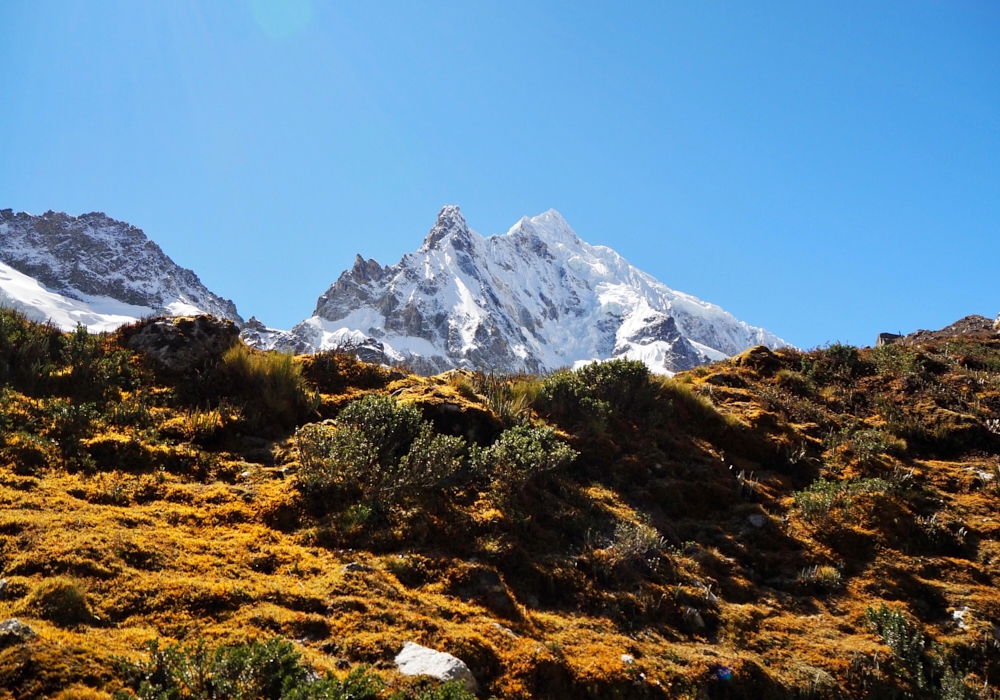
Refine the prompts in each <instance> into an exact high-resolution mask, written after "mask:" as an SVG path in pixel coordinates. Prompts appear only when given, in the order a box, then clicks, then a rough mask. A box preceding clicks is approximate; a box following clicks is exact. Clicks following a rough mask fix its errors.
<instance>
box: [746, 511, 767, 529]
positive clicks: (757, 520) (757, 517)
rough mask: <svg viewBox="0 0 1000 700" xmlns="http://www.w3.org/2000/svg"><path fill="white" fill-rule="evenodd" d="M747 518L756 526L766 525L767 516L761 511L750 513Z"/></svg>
mask: <svg viewBox="0 0 1000 700" xmlns="http://www.w3.org/2000/svg"><path fill="white" fill-rule="evenodd" d="M747 520H748V521H749V522H750V524H751V525H753V526H754V527H764V522H765V518H764V516H763V515H761V514H760V513H752V514H750V515H748V516H747Z"/></svg>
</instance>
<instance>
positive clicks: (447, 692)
mask: <svg viewBox="0 0 1000 700" xmlns="http://www.w3.org/2000/svg"><path fill="white" fill-rule="evenodd" d="M475 697H476V696H475V695H473V694H472V693H470V692H469V691H468V690H466V689H465V686H464V685H463V684H462V682H461V681H448V682H447V683H443V684H441V685H438V686H431V687H425V688H414V689H407V690H404V691H401V692H398V693H393V694H392V697H391V698H390V700H475Z"/></svg>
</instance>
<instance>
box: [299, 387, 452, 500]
mask: <svg viewBox="0 0 1000 700" xmlns="http://www.w3.org/2000/svg"><path fill="white" fill-rule="evenodd" d="M295 444H296V447H297V449H298V453H299V463H300V465H301V466H300V469H299V487H300V488H301V489H302V491H303V492H304V493H306V494H307V495H308V496H310V497H311V498H313V499H314V500H316V501H318V502H325V501H327V500H329V499H331V498H336V497H338V496H355V495H356V496H360V497H361V498H363V499H364V500H365V501H367V502H370V503H373V504H376V505H383V504H388V503H392V502H395V501H398V500H399V499H400V498H401V497H403V496H405V495H407V494H410V493H412V492H414V491H415V490H419V489H423V488H429V487H433V486H436V485H439V484H440V483H442V482H443V481H444V480H446V479H447V478H449V477H450V476H452V475H453V474H455V473H456V472H457V471H458V470H459V468H460V467H461V462H460V459H459V456H460V454H461V453H462V451H463V450H464V449H465V441H464V440H463V439H462V438H457V437H451V436H448V435H439V434H436V433H434V431H433V428H432V427H431V425H430V423H427V422H425V421H423V420H421V416H420V411H419V410H418V409H417V408H416V407H415V406H412V405H406V404H404V405H400V404H398V403H397V402H396V401H395V399H392V398H391V397H388V396H384V395H380V394H369V395H368V396H365V397H364V398H363V399H360V400H358V401H354V402H351V403H350V404H348V405H347V406H346V407H345V408H344V410H343V411H341V413H340V415H339V416H338V417H337V419H336V420H335V421H325V422H323V423H314V424H310V425H306V426H303V427H302V428H301V429H299V431H298V432H297V433H296V435H295Z"/></svg>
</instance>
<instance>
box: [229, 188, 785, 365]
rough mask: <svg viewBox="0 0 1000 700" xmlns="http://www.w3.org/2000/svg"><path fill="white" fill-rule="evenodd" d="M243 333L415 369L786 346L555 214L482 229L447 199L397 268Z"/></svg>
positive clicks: (675, 356)
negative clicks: (501, 230) (497, 229)
mask: <svg viewBox="0 0 1000 700" xmlns="http://www.w3.org/2000/svg"><path fill="white" fill-rule="evenodd" d="M243 338H244V340H245V341H246V342H248V343H250V344H253V345H256V346H258V347H262V348H277V349H285V350H293V351H296V352H311V351H316V350H325V349H330V348H337V347H351V348H354V349H356V350H357V351H358V352H359V355H360V356H362V357H363V358H366V359H373V360H380V361H383V362H390V363H395V362H406V363H407V364H409V365H410V366H411V367H412V368H413V369H415V370H416V371H419V372H422V373H434V372H440V371H443V370H446V369H450V368H455V367H465V368H477V369H486V370H490V369H492V370H497V371H528V372H538V371H545V370H551V369H555V368H558V367H565V366H573V365H576V364H579V363H582V362H587V361H591V360H595V359H608V358H613V357H625V358H631V359H641V360H644V361H645V362H646V363H647V364H648V365H649V366H650V367H651V368H652V369H653V370H654V371H658V372H676V371H680V370H684V369H689V368H691V367H694V366H696V365H698V364H703V363H705V362H708V361H710V360H717V359H722V358H724V357H727V356H730V355H734V354H736V353H738V352H741V351H743V350H745V349H747V348H749V347H752V346H754V345H767V346H769V347H772V348H777V347H781V346H785V345H787V343H785V342H784V341H783V340H781V338H778V337H777V336H776V335H774V334H772V333H769V332H768V331H765V330H763V329H761V328H755V327H753V326H750V325H747V324H746V323H744V322H742V321H739V320H737V319H736V318H734V317H733V316H732V315H731V314H729V313H727V312H726V311H723V310H722V309H721V308H719V307H718V306H715V305H714V304H709V303H706V302H703V301H701V300H699V299H696V298H695V297H692V296H690V295H687V294H682V293H680V292H675V291H673V290H671V289H669V288H667V287H666V286H665V285H663V284H661V283H660V282H658V281H657V280H656V279H654V278H653V277H651V276H650V275H648V274H646V273H645V272H642V271H641V270H638V269H636V268H635V267H633V266H631V265H629V264H628V262H626V261H625V259H624V258H622V257H621V256H620V255H618V254H617V253H616V252H615V251H613V250H611V249H610V248H606V247H604V246H592V245H588V244H587V243H584V242H583V241H581V240H580V239H579V238H578V237H577V235H576V234H575V233H574V232H573V230H572V229H571V228H570V227H569V225H568V224H567V223H566V222H565V221H564V220H563V218H562V217H561V216H560V215H559V214H558V212H556V211H554V210H550V211H547V212H545V213H544V214H541V215H539V216H536V217H534V218H531V219H529V218H527V217H525V218H523V219H521V220H520V221H519V222H517V224H515V225H514V227H513V228H511V229H510V231H508V232H507V233H506V234H504V235H502V236H490V237H488V238H484V237H483V236H481V235H479V234H478V233H476V232H475V231H473V230H471V229H470V228H469V227H468V226H467V225H466V223H465V218H464V217H463V216H462V213H461V212H460V211H459V209H458V207H456V206H446V207H444V208H443V209H442V210H441V213H440V214H439V215H438V220H437V223H435V224H434V227H433V228H432V229H431V231H430V233H429V234H428V235H427V237H426V238H425V239H424V242H423V245H422V246H420V249H419V250H418V251H417V252H416V253H408V254H406V255H404V256H403V259H402V260H400V262H399V263H397V264H396V265H392V266H386V267H383V266H382V265H380V264H379V263H377V262H376V261H375V260H365V259H363V258H362V257H361V256H360V255H359V256H358V257H357V260H356V262H355V264H354V267H352V268H351V269H350V270H347V271H345V272H344V273H343V274H341V275H340V278H339V279H338V280H337V281H336V282H335V283H334V284H333V285H332V286H331V287H330V288H329V289H328V290H327V291H326V292H325V293H324V294H323V295H322V296H321V297H320V298H319V301H318V302H317V304H316V310H315V312H314V314H313V316H312V317H310V318H308V319H306V320H304V321H302V322H301V323H299V324H298V325H296V326H295V327H294V328H293V329H292V330H291V331H279V330H275V329H272V328H267V327H265V326H264V325H263V324H261V323H260V322H259V321H257V319H251V320H250V321H248V322H247V324H246V327H245V328H244V330H243Z"/></svg>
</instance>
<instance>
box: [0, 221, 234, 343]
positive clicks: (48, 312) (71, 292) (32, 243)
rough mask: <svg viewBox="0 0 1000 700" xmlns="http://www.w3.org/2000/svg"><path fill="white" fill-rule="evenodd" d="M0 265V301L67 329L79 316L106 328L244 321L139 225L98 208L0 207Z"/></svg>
mask: <svg viewBox="0 0 1000 700" xmlns="http://www.w3.org/2000/svg"><path fill="white" fill-rule="evenodd" d="M0 264H2V266H3V269H0V301H2V302H3V303H5V304H6V305H8V306H14V307H15V308H18V309H21V310H22V311H24V312H25V313H27V314H28V315H29V316H30V317H32V318H35V319H36V320H42V321H44V320H49V319H51V320H53V321H54V322H55V323H56V324H57V325H60V326H62V327H64V329H66V330H68V329H70V328H72V327H75V325H76V323H78V322H79V323H84V325H87V326H88V327H90V328H91V330H111V329H113V328H115V327H117V326H118V325H121V324H122V323H127V322H129V321H131V320H134V319H135V318H137V317H141V316H146V315H153V314H169V315H178V314H196V313H209V314H213V315H215V316H219V317H222V318H228V319H230V320H232V321H235V322H236V323H237V324H240V325H242V323H243V319H242V318H241V317H240V315H239V313H237V311H236V305H235V304H233V302H232V301H230V300H228V299H223V298H222V297H219V296H217V295H215V294H213V293H212V292H210V291H209V290H208V289H207V288H206V287H205V285H204V284H202V283H201V280H199V279H198V276H197V275H196V274H195V273H194V272H192V271H191V270H189V269H187V268H183V267H181V266H179V265H177V264H176V263H175V262H174V261H173V260H171V259H170V257H169V256H167V254H166V253H164V252H163V250H162V249H161V248H160V246H158V245H157V244H156V243H155V242H154V241H152V240H151V239H150V238H148V237H147V236H146V234H145V233H143V231H142V230H141V229H139V228H137V227H135V226H132V225H131V224H128V223H126V222H124V221H118V220H116V219H112V218H111V217H109V216H107V215H105V214H103V213H101V212H92V213H90V214H82V215H80V216H69V215H68V214H64V213H60V212H52V211H48V212H46V213H44V214H41V215H39V216H34V215H32V214H28V213H26V212H20V213H16V214H15V213H14V211H13V210H11V209H3V210H0ZM46 316H47V318H46Z"/></svg>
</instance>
